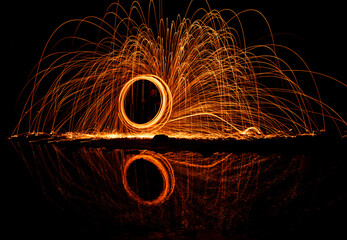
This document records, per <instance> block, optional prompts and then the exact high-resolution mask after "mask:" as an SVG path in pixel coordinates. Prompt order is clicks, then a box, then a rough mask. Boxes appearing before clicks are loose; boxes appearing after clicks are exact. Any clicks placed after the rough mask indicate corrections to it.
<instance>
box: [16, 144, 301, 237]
mask: <svg viewBox="0 0 347 240" xmlns="http://www.w3.org/2000/svg"><path fill="white" fill-rule="evenodd" d="M16 148H17V149H18V151H19V152H20V153H22V156H23V158H24V159H25V161H26V164H27V165H28V167H29V169H30V170H31V172H32V173H33V175H34V176H36V177H38V178H39V181H40V183H41V185H42V186H43V188H44V192H45V193H47V194H48V196H49V197H51V198H52V199H54V200H56V201H57V202H59V201H60V202H68V203H69V204H72V205H73V206H75V207H79V208H81V209H87V210H88V212H93V213H94V214H98V213H100V212H102V213H103V214H105V213H107V215H108V216H110V218H112V219H113V221H114V223H115V224H116V225H117V224H118V225H119V226H122V225H123V226H127V225H136V224H137V225H138V224H141V225H142V226H156V227H158V226H159V227H162V228H163V229H185V230H189V229H198V230H203V229H214V230H217V231H221V230H223V231H225V230H229V229H232V228H235V227H239V226H242V225H244V224H245V222H250V221H252V220H251V219H254V217H253V215H254V214H257V213H258V212H259V211H260V212H261V209H262V208H263V206H264V205H266V204H270V203H269V202H270V199H269V197H270V194H269V193H270V192H271V193H272V195H273V192H276V191H278V194H276V197H275V199H272V200H271V206H272V207H273V208H274V209H275V208H276V207H278V206H283V205H286V204H288V202H290V201H291V200H292V199H295V197H296V196H297V195H298V187H299V186H300V179H301V177H302V172H303V170H304V168H305V164H306V163H307V159H308V157H307V156H303V155H300V154H293V155H287V156H283V155H278V154H257V153H238V154H234V153H214V154H212V155H211V156H203V155H201V154H200V153H197V152H189V151H180V152H165V153H156V152H152V151H147V150H117V149H114V150H109V149H105V148H84V147H81V148H77V149H71V148H59V147H57V146H55V145H51V144H29V143H28V144H20V145H19V144H18V145H16Z"/></svg>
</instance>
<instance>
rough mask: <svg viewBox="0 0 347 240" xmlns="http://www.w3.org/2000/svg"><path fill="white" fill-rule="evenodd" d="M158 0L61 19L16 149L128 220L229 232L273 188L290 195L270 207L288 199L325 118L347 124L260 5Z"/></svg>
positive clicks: (37, 74)
mask: <svg viewBox="0 0 347 240" xmlns="http://www.w3.org/2000/svg"><path fill="white" fill-rule="evenodd" d="M161 6H162V2H161V1H159V10H158V9H157V8H156V7H155V4H154V1H150V4H149V6H148V10H147V11H144V10H143V8H142V7H141V5H140V3H139V2H138V1H134V2H133V4H132V5H131V7H130V9H129V10H127V9H125V8H124V7H123V6H122V4H120V3H119V2H116V3H114V4H112V5H111V6H110V7H109V8H108V10H107V12H106V14H105V16H103V17H102V18H98V17H93V16H90V17H86V18H84V19H74V20H70V21H67V22H65V23H63V24H61V25H60V26H59V27H58V28H57V29H56V30H55V31H54V32H53V34H52V35H51V36H50V38H49V40H48V42H47V44H46V45H45V47H44V51H43V53H42V56H41V59H40V61H39V62H38V64H37V66H36V68H35V69H34V71H33V75H32V78H31V81H29V82H28V84H27V86H26V89H27V90H29V96H28V99H27V101H26V103H25V105H24V108H23V112H22V114H21V117H20V120H19V123H18V125H17V127H16V129H15V131H14V133H13V136H12V139H13V140H14V141H13V142H14V146H15V147H16V149H17V150H18V152H19V153H21V154H22V157H23V159H24V160H25V162H26V163H27V165H28V167H29V169H30V170H31V172H32V173H33V175H34V176H37V177H38V178H39V179H40V182H41V185H42V186H43V188H44V189H45V192H46V193H48V194H50V193H52V192H53V194H52V195H53V198H55V197H56V196H57V195H59V197H60V198H61V197H63V198H64V199H68V200H71V201H72V202H74V203H76V205H77V206H82V205H86V207H87V208H88V209H90V210H91V211H97V210H98V209H99V210H100V209H102V211H106V212H108V213H109V214H110V215H111V216H112V217H113V218H117V219H118V218H119V219H118V220H119V221H118V223H119V224H120V225H122V224H123V223H130V224H132V223H137V222H141V223H146V224H148V225H150V226H152V225H158V226H163V227H170V226H171V225H174V226H175V227H178V228H183V229H190V228H201V229H202V228H204V227H207V228H208V227H211V226H213V227H214V228H218V229H222V228H224V229H230V228H231V227H233V226H235V225H236V224H237V222H239V223H241V225H243V224H244V222H245V220H244V219H245V216H249V215H251V214H253V209H256V208H257V207H254V206H256V204H255V203H256V202H257V200H258V199H260V198H261V197H264V196H265V198H267V199H269V198H268V195H267V194H268V193H269V189H276V190H274V192H277V191H278V192H279V191H283V192H281V194H282V195H281V194H279V195H280V196H276V197H275V198H274V199H273V202H272V203H273V205H276V204H277V205H281V204H282V206H284V205H286V204H287V203H288V202H289V201H291V199H293V198H295V197H296V196H297V195H299V194H300V191H299V190H300V189H299V188H300V187H302V186H301V185H300V184H299V183H298V181H299V180H301V174H302V173H303V171H304V170H305V169H306V168H308V167H307V166H306V165H309V164H308V163H307V162H309V161H310V157H307V156H304V155H303V154H302V152H304V151H309V150H308V149H309V148H308V147H307V145H304V144H303V143H307V142H309V143H312V141H313V140H312V139H313V137H312V136H314V135H316V133H319V132H322V131H325V130H326V120H327V119H328V120H329V121H331V122H333V123H335V124H336V126H337V130H338V131H339V132H340V134H341V135H342V133H341V130H340V127H341V126H343V127H346V126H347V123H346V121H345V120H344V119H343V118H342V117H341V116H340V115H339V114H338V113H337V112H336V111H334V110H333V109H332V108H331V107H329V106H328V105H327V104H325V103H324V101H323V100H322V99H321V97H320V93H319V89H318V84H317V83H316V80H315V76H316V75H320V76H324V75H323V74H319V73H316V72H313V71H311V70H310V69H309V67H308V66H307V64H306V63H305V62H304V60H303V59H302V58H301V57H300V56H299V55H298V54H297V53H295V52H294V51H292V50H291V49H290V48H288V47H286V46H282V45H279V44H276V43H275V42H274V37H273V35H272V31H271V28H270V25H269V24H268V22H267V20H266V18H265V17H264V16H263V15H262V14H261V13H260V12H258V11H256V10H245V11H243V12H240V13H235V12H233V11H232V10H229V9H226V10H222V11H217V10H212V9H210V7H209V6H208V3H207V7H206V8H205V9H203V8H201V9H199V10H197V11H196V12H194V13H193V14H192V15H191V16H188V12H189V11H188V10H189V8H188V10H187V12H186V14H184V15H178V16H177V18H176V19H175V20H172V21H171V20H169V19H167V18H164V16H162V11H161V9H160V7H161ZM248 14H254V15H257V16H258V17H259V19H260V20H261V21H263V22H264V23H265V25H264V26H267V27H265V29H264V31H266V32H267V33H268V35H269V36H270V37H269V38H268V39H270V40H269V43H268V44H248V42H247V34H246V31H244V26H243V25H242V17H244V16H245V17H247V15H248ZM71 27H72V29H74V30H73V33H72V34H71V35H68V34H66V29H71ZM61 34H63V36H61ZM279 50H280V51H279ZM283 51H286V52H287V53H288V54H291V55H293V56H295V57H296V59H297V60H298V62H299V63H300V64H301V65H302V66H304V67H303V69H294V68H292V67H291V65H290V63H287V62H286V61H285V60H284V59H283V58H282V57H281V56H279V54H278V53H279V52H283ZM325 77H326V78H328V79H331V80H332V81H336V82H338V83H340V84H341V86H346V84H344V83H342V82H339V81H338V80H335V79H333V78H330V77H328V76H325ZM302 79H305V80H302ZM303 81H305V84H304V85H305V86H309V87H310V90H311V91H310V92H309V93H307V92H306V91H304V90H303V89H304V88H303V87H302V84H301V83H302V82H303ZM23 132H24V134H22V133H23ZM315 137H317V138H318V137H319V136H315ZM16 139H19V140H18V141H17V142H16V141H15V140H16ZM21 139H25V141H22V142H21V141H20V140H21ZM293 139H296V141H298V142H295V143H293V141H294V140H293ZM298 139H301V140H300V141H301V142H300V141H299V140H298ZM315 139H316V138H315ZM277 140H281V141H283V142H276V144H277V145H275V147H273V145H271V144H269V143H273V142H271V141H277ZM269 141H270V142H269ZM255 142H256V143H255ZM328 142H329V141H326V142H322V143H323V145H324V144H325V143H328ZM253 143H255V144H253ZM322 143H321V144H322ZM252 144H253V145H252ZM330 144H332V143H330ZM323 145H317V144H316V143H315V142H314V143H312V144H311V147H312V146H314V148H315V149H319V147H317V146H323ZM298 146H300V147H301V148H300V151H298V152H295V149H298ZM254 147H257V148H254ZM335 148H337V147H336V146H335ZM288 149H290V153H289V154H288ZM282 150H284V152H285V154H284V155H281V154H280V153H281V151H282ZM303 150H304V151H303ZM335 150H336V149H335ZM335 150H332V151H331V152H332V153H333V154H336V153H337V152H338V151H335ZM274 151H278V152H275V153H274ZM329 154H330V153H329ZM318 155H319V154H318ZM329 156H330V155H329ZM299 170H300V171H299ZM293 179H294V180H293ZM310 179H311V178H310ZM52 186H53V189H54V190H53V191H52ZM298 189H299V190H298ZM302 189H303V188H302ZM302 189H301V190H302ZM302 191H305V189H304V190H302ZM59 197H58V198H59ZM259 202H260V203H259ZM259 202H258V203H257V204H259V206H258V209H262V206H263V205H262V204H261V201H259ZM264 202H266V201H264ZM158 206H160V207H158ZM117 219H116V220H115V221H117ZM172 219H174V220H172ZM151 224H152V225H151Z"/></svg>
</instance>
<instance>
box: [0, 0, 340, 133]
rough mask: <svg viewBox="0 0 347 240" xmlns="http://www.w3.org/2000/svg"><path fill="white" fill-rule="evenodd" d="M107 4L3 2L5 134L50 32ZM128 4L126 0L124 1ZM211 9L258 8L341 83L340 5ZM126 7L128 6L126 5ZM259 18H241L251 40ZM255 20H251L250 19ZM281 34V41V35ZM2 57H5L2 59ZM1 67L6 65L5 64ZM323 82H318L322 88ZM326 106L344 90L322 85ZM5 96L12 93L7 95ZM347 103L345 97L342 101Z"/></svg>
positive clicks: (249, 4)
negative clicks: (65, 22) (21, 92)
mask: <svg viewBox="0 0 347 240" xmlns="http://www.w3.org/2000/svg"><path fill="white" fill-rule="evenodd" d="M111 2H112V1H110V0H103V1H81V0H73V1H71V0H70V1H67V0H61V1H49V2H42V1H20V2H18V1H8V2H7V3H6V4H5V5H3V7H2V9H3V14H2V21H1V24H2V39H1V40H2V42H3V43H2V46H3V51H2V55H3V54H5V58H4V59H5V61H4V62H5V63H3V64H2V67H3V69H4V74H3V76H6V77H5V78H3V85H2V86H3V88H2V90H3V94H2V97H5V95H6V99H4V100H3V101H2V103H4V107H5V109H6V112H8V113H9V114H7V127H6V129H5V130H4V133H5V134H6V135H9V134H10V133H11V131H12V130H10V129H13V126H14V121H15V119H16V118H17V116H16V115H15V114H13V113H14V112H17V114H18V112H19V108H18V106H15V105H14V103H15V102H16V99H17V98H18V94H19V92H20V90H21V89H22V87H23V86H24V84H25V82H26V80H27V78H28V76H29V73H30V71H31V69H32V68H33V67H34V66H35V64H36V63H37V61H38V59H39V57H40V54H41V51H42V49H43V46H44V44H45V42H46V40H47V39H48V37H49V36H50V34H51V33H52V31H53V30H54V29H55V28H56V27H57V26H59V24H61V23H62V22H64V21H66V20H69V19H72V18H80V17H85V16H90V15H94V16H99V17H101V16H103V15H104V12H105V11H106V9H107V7H108V6H109V4H110V3H111ZM124 2H129V1H124ZM201 2H203V1H196V5H197V6H204V4H201ZM210 2H211V3H210V5H211V7H212V8H216V9H223V8H230V9H233V10H234V11H236V12H240V11H242V10H245V9H250V8H253V9H257V10H259V11H260V12H262V13H263V14H264V15H265V16H266V18H267V19H268V21H269V23H270V25H271V27H272V30H273V32H274V33H275V34H282V35H279V36H281V37H278V43H283V44H286V45H287V46H289V47H291V48H292V49H294V50H296V51H297V52H298V53H300V55H301V56H303V58H304V60H306V61H307V63H308V64H309V66H310V67H311V69H312V70H314V71H318V72H321V73H324V74H328V75H331V76H333V77H335V78H337V79H339V80H341V81H344V82H346V81H347V79H346V77H345V62H346V61H345V60H344V56H346V53H347V47H346V44H345V38H346V37H345V32H344V28H345V24H346V20H345V12H344V6H343V2H341V1H336V0H333V1H329V2H317V1H309V2H307V1H305V2H303V1H299V0H294V1H288V2H285V1H276V2H274V1H225V0H214V1H210ZM128 5H129V4H128ZM187 5H188V1H182V0H175V1H164V12H165V13H166V16H176V15H177V14H178V13H183V12H184V11H185V8H186V6H187ZM257 19H259V18H250V19H247V18H243V19H242V20H243V22H244V25H245V27H246V28H247V26H249V28H248V32H249V33H250V35H251V34H253V33H254V36H255V39H257V38H261V37H263V36H266V35H267V32H265V31H264V29H265V28H262V27H261V28H257V27H254V28H252V27H251V26H257V24H256V22H255V21H256V20H257ZM253 20H255V21H253ZM283 34H284V36H285V37H283ZM3 56H4V55H3ZM4 64H5V65H4ZM323 83H324V81H323V82H322V83H321V84H323ZM321 90H322V93H323V95H324V96H325V95H326V96H327V102H329V104H332V106H333V107H337V109H338V110H339V111H344V109H345V108H344V106H343V105H341V104H339V103H338V102H339V101H340V102H341V99H340V98H341V96H343V95H346V94H344V93H346V91H347V89H346V88H339V87H337V86H336V85H334V84H333V85H331V84H327V85H324V86H323V87H321ZM8 93H11V95H10V96H8ZM344 99H345V100H346V98H344Z"/></svg>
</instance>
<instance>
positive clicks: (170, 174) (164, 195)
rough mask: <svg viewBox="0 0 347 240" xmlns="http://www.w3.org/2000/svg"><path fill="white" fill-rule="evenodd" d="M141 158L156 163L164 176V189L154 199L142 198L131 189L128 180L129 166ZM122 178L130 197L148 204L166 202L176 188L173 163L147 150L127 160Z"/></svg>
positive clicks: (153, 204)
mask: <svg viewBox="0 0 347 240" xmlns="http://www.w3.org/2000/svg"><path fill="white" fill-rule="evenodd" d="M140 159H143V160H145V161H149V162H150V163H152V164H154V165H155V166H156V167H157V169H158V170H159V172H160V174H161V176H162V178H163V190H162V192H161V193H160V195H159V196H158V197H157V198H155V199H153V200H144V199H142V198H141V197H140V196H139V195H138V194H137V193H135V192H134V191H133V190H132V189H131V187H130V186H129V183H128V180H127V177H128V169H129V166H130V165H131V164H132V163H133V162H135V161H136V160H140ZM122 179H123V185H124V189H125V191H126V192H127V193H128V195H129V196H130V198H132V199H133V200H135V201H137V202H138V203H140V204H143V205H147V206H155V205H158V204H162V203H164V202H165V201H166V200H167V199H169V198H170V196H171V194H172V192H173V190H174V188H175V175H174V171H173V169H172V167H171V164H170V163H169V162H168V160H167V159H166V158H164V157H163V156H161V155H159V154H156V153H152V152H147V151H146V152H143V153H141V154H139V155H136V156H133V157H131V158H130V159H129V160H127V162H126V163H125V166H124V168H123V176H122Z"/></svg>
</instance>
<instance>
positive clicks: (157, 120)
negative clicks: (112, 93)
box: [118, 74, 172, 132]
mask: <svg viewBox="0 0 347 240" xmlns="http://www.w3.org/2000/svg"><path fill="white" fill-rule="evenodd" d="M140 80H147V81H149V82H151V83H153V84H154V85H155V86H156V87H157V88H158V90H159V94H160V100H161V101H160V106H159V110H158V112H157V114H156V115H155V116H154V117H153V118H152V119H151V120H150V121H148V122H146V123H136V122H134V121H131V120H130V119H129V117H128V116H127V114H126V112H125V98H126V95H127V93H128V91H129V89H130V87H131V85H132V84H134V83H135V82H137V81H140ZM118 106H119V118H120V121H121V122H122V123H123V125H124V126H126V127H127V128H128V129H129V130H132V131H135V132H143V131H146V132H151V131H155V130H159V129H160V128H162V127H163V126H164V125H165V124H166V122H167V121H168V119H169V117H170V115H171V110H172V95H171V91H170V89H169V87H168V85H167V84H166V83H165V82H164V81H163V80H162V79H161V78H159V77H158V76H155V75H148V74H146V75H139V76H136V77H134V78H132V79H131V80H130V81H128V82H127V83H126V84H125V85H124V86H123V88H122V90H121V91H120V94H119V104H118Z"/></svg>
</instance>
